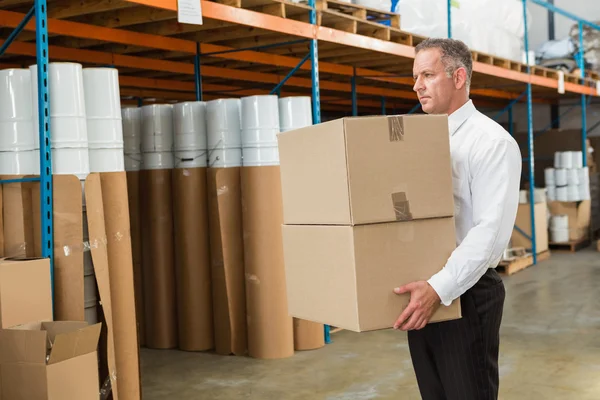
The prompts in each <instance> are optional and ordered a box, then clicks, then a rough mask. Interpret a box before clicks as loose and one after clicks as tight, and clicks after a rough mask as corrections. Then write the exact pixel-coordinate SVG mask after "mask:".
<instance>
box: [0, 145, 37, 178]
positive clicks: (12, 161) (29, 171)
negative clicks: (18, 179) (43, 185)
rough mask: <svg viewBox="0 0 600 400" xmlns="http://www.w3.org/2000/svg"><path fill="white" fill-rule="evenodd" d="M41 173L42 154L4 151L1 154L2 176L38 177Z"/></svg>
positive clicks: (0, 166) (29, 151)
mask: <svg viewBox="0 0 600 400" xmlns="http://www.w3.org/2000/svg"><path fill="white" fill-rule="evenodd" d="M39 173H40V152H39V151H38V150H27V151H3V152H0V174H2V175H37V174H39Z"/></svg>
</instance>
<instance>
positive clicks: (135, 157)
mask: <svg viewBox="0 0 600 400" xmlns="http://www.w3.org/2000/svg"><path fill="white" fill-rule="evenodd" d="M142 159H143V157H142V154H141V153H125V154H124V156H123V161H124V166H125V171H139V170H141V169H142Z"/></svg>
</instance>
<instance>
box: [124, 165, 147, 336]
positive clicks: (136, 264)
mask: <svg viewBox="0 0 600 400" xmlns="http://www.w3.org/2000/svg"><path fill="white" fill-rule="evenodd" d="M127 196H128V200H129V224H130V226H131V254H132V258H133V285H134V291H135V314H136V317H137V325H138V340H139V342H140V346H145V345H146V327H145V322H144V276H143V272H142V238H141V235H142V229H141V225H140V172H139V171H128V172H127Z"/></svg>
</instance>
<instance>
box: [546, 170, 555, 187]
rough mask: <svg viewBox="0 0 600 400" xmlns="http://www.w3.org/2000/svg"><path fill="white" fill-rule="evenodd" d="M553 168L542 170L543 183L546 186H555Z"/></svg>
mask: <svg viewBox="0 0 600 400" xmlns="http://www.w3.org/2000/svg"><path fill="white" fill-rule="evenodd" d="M554 174H555V172H554V168H546V169H544V181H545V182H546V186H549V185H555V184H556V180H555V179H554Z"/></svg>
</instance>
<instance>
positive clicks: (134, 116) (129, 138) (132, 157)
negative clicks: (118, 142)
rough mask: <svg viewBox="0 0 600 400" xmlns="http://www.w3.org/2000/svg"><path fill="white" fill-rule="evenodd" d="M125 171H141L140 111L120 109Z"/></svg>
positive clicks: (129, 108) (138, 109)
mask: <svg viewBox="0 0 600 400" xmlns="http://www.w3.org/2000/svg"><path fill="white" fill-rule="evenodd" d="M121 118H122V122H123V153H124V161H125V171H139V170H141V169H142V109H141V108H134V107H128V108H123V109H121Z"/></svg>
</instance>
